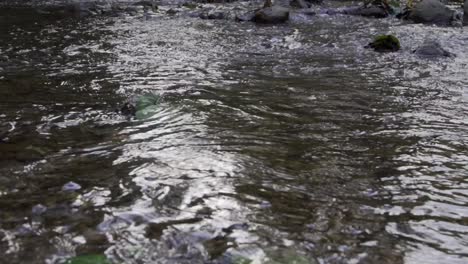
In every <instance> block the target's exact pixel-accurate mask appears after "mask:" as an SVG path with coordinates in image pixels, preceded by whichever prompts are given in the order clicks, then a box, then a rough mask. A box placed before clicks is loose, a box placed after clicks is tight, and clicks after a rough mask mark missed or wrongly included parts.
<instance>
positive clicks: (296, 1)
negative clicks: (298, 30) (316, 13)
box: [290, 0, 310, 9]
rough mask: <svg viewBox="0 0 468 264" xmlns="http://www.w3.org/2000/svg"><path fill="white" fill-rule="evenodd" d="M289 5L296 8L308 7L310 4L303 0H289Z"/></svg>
mask: <svg viewBox="0 0 468 264" xmlns="http://www.w3.org/2000/svg"><path fill="white" fill-rule="evenodd" d="M290 5H291V6H292V7H296V8H302V9H305V8H309V7H310V4H309V3H308V2H307V1H305V0H291V2H290Z"/></svg>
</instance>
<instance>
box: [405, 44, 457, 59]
mask: <svg viewBox="0 0 468 264" xmlns="http://www.w3.org/2000/svg"><path fill="white" fill-rule="evenodd" d="M413 52H414V53H415V54H416V55H418V56H421V57H428V58H436V57H453V56H455V55H454V54H452V53H450V52H448V51H446V50H445V49H444V48H442V45H440V43H439V42H438V41H436V40H426V41H425V42H424V43H423V44H422V45H421V46H419V47H418V48H417V49H416V50H414V51H413Z"/></svg>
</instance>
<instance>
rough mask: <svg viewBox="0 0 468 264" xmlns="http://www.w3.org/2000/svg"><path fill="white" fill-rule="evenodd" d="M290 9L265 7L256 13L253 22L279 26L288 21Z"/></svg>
mask: <svg viewBox="0 0 468 264" xmlns="http://www.w3.org/2000/svg"><path fill="white" fill-rule="evenodd" d="M288 18H289V9H288V8H286V7H282V6H271V7H265V8H262V9H260V10H258V11H257V12H256V13H255V16H254V18H253V21H255V22H256V23H261V24H278V23H284V22H286V21H288Z"/></svg>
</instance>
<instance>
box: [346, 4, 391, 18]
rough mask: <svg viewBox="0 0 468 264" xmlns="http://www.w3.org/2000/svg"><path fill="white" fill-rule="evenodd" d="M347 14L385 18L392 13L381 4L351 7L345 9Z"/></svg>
mask: <svg viewBox="0 0 468 264" xmlns="http://www.w3.org/2000/svg"><path fill="white" fill-rule="evenodd" d="M344 14H346V15H353V16H363V17H374V18H384V17H387V16H388V15H389V14H390V13H389V11H388V10H387V9H385V8H383V7H380V6H369V7H365V6H362V7H357V8H350V9H347V10H345V11H344Z"/></svg>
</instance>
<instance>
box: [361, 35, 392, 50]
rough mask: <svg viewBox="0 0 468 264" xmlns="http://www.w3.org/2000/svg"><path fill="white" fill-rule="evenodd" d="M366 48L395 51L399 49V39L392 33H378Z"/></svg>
mask: <svg viewBox="0 0 468 264" xmlns="http://www.w3.org/2000/svg"><path fill="white" fill-rule="evenodd" d="M366 48H373V49H374V50H375V51H377V52H395V51H398V50H400V41H399V40H398V38H397V37H395V36H393V35H380V36H377V37H375V39H374V41H372V42H371V43H369V44H368V45H367V46H366Z"/></svg>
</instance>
